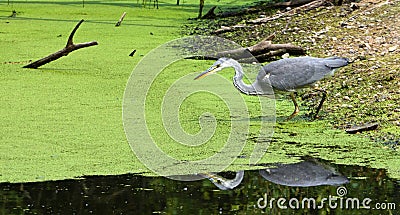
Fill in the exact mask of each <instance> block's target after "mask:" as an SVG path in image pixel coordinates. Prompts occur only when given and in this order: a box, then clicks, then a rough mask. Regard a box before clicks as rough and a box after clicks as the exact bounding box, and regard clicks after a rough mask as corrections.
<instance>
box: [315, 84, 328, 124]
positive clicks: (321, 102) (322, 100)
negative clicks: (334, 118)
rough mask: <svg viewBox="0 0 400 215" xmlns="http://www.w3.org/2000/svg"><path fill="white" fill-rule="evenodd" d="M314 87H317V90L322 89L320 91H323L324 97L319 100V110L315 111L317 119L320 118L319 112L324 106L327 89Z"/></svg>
mask: <svg viewBox="0 0 400 215" xmlns="http://www.w3.org/2000/svg"><path fill="white" fill-rule="evenodd" d="M314 89H315V90H318V91H320V92H322V99H321V101H320V102H319V105H318V108H317V111H315V115H314V119H316V118H318V113H319V111H320V110H321V108H322V104H324V101H325V99H326V94H327V92H326V91H325V90H323V89H319V88H314Z"/></svg>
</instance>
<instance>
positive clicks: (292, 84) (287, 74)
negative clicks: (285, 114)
mask: <svg viewBox="0 0 400 215" xmlns="http://www.w3.org/2000/svg"><path fill="white" fill-rule="evenodd" d="M348 63H349V60H348V59H347V58H343V57H328V58H316V57H296V58H287V59H282V60H278V61H274V62H271V63H269V64H267V65H265V66H263V68H262V69H261V70H260V71H259V73H258V75H257V78H256V80H255V81H254V82H253V83H252V84H251V85H248V84H245V83H244V82H243V76H244V73H243V68H242V66H241V65H240V64H239V62H237V61H236V60H234V59H231V58H220V59H218V60H217V61H216V62H215V63H214V64H213V65H212V66H211V67H210V68H209V69H208V70H206V71H204V72H203V73H201V74H200V75H198V76H197V77H196V78H195V79H200V78H203V77H205V76H207V75H209V74H212V73H214V72H218V71H220V70H222V69H223V68H227V67H233V68H234V69H235V76H234V77H233V85H234V86H235V87H236V88H237V89H238V90H239V91H240V92H242V93H244V94H246V95H253V96H268V95H271V93H272V90H271V87H272V89H274V90H275V91H284V92H290V97H291V99H292V101H293V104H294V106H295V110H294V112H293V113H292V115H290V116H289V118H288V119H291V118H293V117H294V116H296V115H297V113H299V111H300V110H299V106H298V105H297V102H296V99H295V95H294V92H295V91H296V90H298V89H302V88H305V87H313V88H314V89H316V90H318V91H321V92H322V93H323V97H322V99H321V101H320V103H319V105H318V108H317V110H316V113H315V116H314V118H316V117H317V115H318V112H319V110H320V109H321V107H322V104H323V102H324V101H325V98H326V94H327V93H326V91H325V90H322V89H318V88H316V87H315V83H316V82H318V81H319V80H321V79H323V78H325V77H327V76H332V75H333V74H334V72H335V70H337V69H339V68H340V67H343V66H346V65H347V64H348Z"/></svg>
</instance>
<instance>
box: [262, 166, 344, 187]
mask: <svg viewBox="0 0 400 215" xmlns="http://www.w3.org/2000/svg"><path fill="white" fill-rule="evenodd" d="M260 175H261V176H262V177H263V178H265V179H266V180H268V181H270V182H273V183H275V184H280V185H285V186H293V187H312V186H320V185H341V184H346V183H349V179H347V177H345V176H343V175H341V174H340V173H338V172H337V171H335V169H334V168H333V167H331V166H328V165H325V164H322V163H320V162H318V161H315V160H306V161H302V162H300V163H295V164H276V167H274V168H266V169H263V170H260Z"/></svg>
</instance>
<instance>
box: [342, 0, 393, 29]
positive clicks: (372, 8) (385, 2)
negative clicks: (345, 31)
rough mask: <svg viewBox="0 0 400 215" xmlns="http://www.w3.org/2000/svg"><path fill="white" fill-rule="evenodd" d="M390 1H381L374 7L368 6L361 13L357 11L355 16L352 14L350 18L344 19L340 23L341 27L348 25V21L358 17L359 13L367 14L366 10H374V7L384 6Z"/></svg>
mask: <svg viewBox="0 0 400 215" xmlns="http://www.w3.org/2000/svg"><path fill="white" fill-rule="evenodd" d="M389 3H390V1H389V0H386V1H384V2H381V3H379V4H377V5H375V6H373V7H368V8H367V9H366V10H364V11H361V12H360V13H357V14H356V15H353V16H351V17H350V18H348V19H346V20H345V21H343V22H342V23H341V24H340V26H341V27H344V26H346V25H347V23H348V22H349V21H350V20H353V19H355V18H357V17H358V16H359V15H361V14H365V13H366V12H369V11H372V10H374V9H376V8H379V7H382V6H383V5H387V4H389Z"/></svg>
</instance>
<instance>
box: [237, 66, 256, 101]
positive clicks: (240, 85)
mask: <svg viewBox="0 0 400 215" xmlns="http://www.w3.org/2000/svg"><path fill="white" fill-rule="evenodd" d="M233 68H234V69H235V76H234V77H233V85H234V86H235V87H236V88H237V89H238V90H239V91H240V92H241V93H244V94H246V95H259V93H258V92H257V90H256V88H255V87H254V86H253V85H249V84H246V83H244V82H243V75H244V74H243V72H242V71H243V69H242V66H240V64H239V63H237V62H236V63H235V64H234V65H233Z"/></svg>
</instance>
